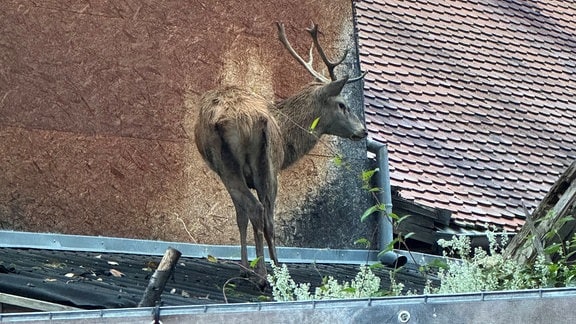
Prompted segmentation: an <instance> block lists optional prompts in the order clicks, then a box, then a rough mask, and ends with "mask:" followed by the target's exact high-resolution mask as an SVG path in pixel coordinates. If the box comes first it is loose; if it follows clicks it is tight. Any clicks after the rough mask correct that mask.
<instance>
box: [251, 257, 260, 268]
mask: <svg viewBox="0 0 576 324" xmlns="http://www.w3.org/2000/svg"><path fill="white" fill-rule="evenodd" d="M261 259H262V257H257V258H256V259H254V260H252V261H250V268H251V269H255V268H256V266H257V265H258V261H260V260H261Z"/></svg>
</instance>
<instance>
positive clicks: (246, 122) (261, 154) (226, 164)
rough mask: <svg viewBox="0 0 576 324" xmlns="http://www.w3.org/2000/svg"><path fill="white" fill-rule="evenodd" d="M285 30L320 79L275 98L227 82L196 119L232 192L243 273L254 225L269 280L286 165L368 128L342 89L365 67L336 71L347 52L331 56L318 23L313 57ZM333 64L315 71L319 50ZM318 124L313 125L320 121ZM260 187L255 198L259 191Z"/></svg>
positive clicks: (260, 269)
mask: <svg viewBox="0 0 576 324" xmlns="http://www.w3.org/2000/svg"><path fill="white" fill-rule="evenodd" d="M276 26H277V28H278V37H279V39H280V41H281V43H282V44H283V45H284V47H285V48H286V49H287V50H288V52H289V53H290V54H291V56H292V57H293V58H294V59H296V61H297V62H299V63H300V64H301V65H302V66H304V67H305V68H306V70H307V71H308V72H309V73H310V74H311V75H312V76H313V77H314V79H315V81H314V82H311V83H309V84H308V85H306V86H305V87H303V88H302V89H301V90H300V91H298V92H297V93H295V94H294V95H291V96H289V97H288V98H286V99H284V100H280V101H277V102H271V101H269V100H267V99H265V98H264V97H262V96H260V95H258V94H255V93H253V92H251V91H249V90H246V89H243V88H241V87H238V86H234V85H232V86H230V85H229V86H222V87H220V88H217V89H214V90H210V91H208V92H206V93H204V94H203V95H202V96H201V97H200V99H199V102H198V106H199V114H198V117H197V119H196V124H195V126H194V136H195V143H196V146H197V148H198V151H199V152H200V154H201V156H202V158H203V159H204V160H205V161H206V163H207V164H208V166H209V167H210V169H212V170H213V171H214V172H216V174H217V175H218V176H219V177H220V179H221V181H222V183H223V184H224V186H225V188H226V190H227V191H228V193H229V195H230V197H231V199H232V202H233V205H234V208H235V211H236V223H237V226H238V229H239V232H240V256H241V265H242V268H244V270H243V272H245V273H246V270H248V269H250V268H249V263H248V257H247V242H246V240H247V230H248V224H249V223H251V224H252V228H253V231H254V245H255V250H256V260H255V261H256V262H257V263H256V265H255V273H256V274H257V275H258V276H259V277H260V285H261V286H262V285H266V283H267V281H266V275H267V271H266V265H265V262H264V239H266V243H267V245H268V254H269V257H270V259H272V261H273V262H274V264H275V265H277V266H278V265H279V262H278V256H277V253H276V245H275V233H274V208H275V202H276V196H277V191H278V174H279V172H280V170H283V169H286V168H288V167H289V166H291V165H293V164H294V163H295V162H296V161H298V160H299V159H300V158H301V157H303V156H304V155H306V154H307V153H308V152H310V150H312V148H314V146H315V145H316V144H317V143H318V141H319V139H320V137H321V136H322V135H324V134H327V135H335V136H338V137H342V138H347V139H351V140H353V141H359V140H361V139H363V138H365V137H366V136H367V132H366V128H365V127H364V124H363V123H362V122H361V121H360V119H359V118H358V117H357V116H356V115H354V113H352V111H351V110H350V108H349V107H348V104H347V102H346V100H345V99H344V98H343V97H342V96H341V91H342V89H343V87H344V86H345V85H346V84H347V83H350V82H355V81H357V80H360V79H361V78H362V77H364V75H365V74H363V75H361V76H359V77H356V78H349V77H348V76H344V77H342V78H337V77H336V74H335V71H334V69H335V68H336V67H337V66H338V65H340V64H341V63H342V62H343V61H344V59H345V58H346V55H347V54H348V51H345V52H344V54H343V56H342V57H341V58H340V59H339V60H338V61H335V62H332V61H330V60H329V59H328V58H327V56H326V54H325V52H324V50H323V49H322V47H321V46H320V44H319V40H318V26H317V25H316V24H314V23H313V24H312V27H311V28H308V29H307V31H308V32H309V34H310V36H311V38H312V46H311V48H310V53H309V60H308V61H306V60H304V59H303V58H302V57H301V56H300V55H299V54H298V53H297V52H296V51H295V50H294V49H293V48H292V46H291V44H290V43H289V41H288V38H287V36H286V31H285V28H284V25H283V24H282V23H280V22H277V23H276ZM314 48H316V50H317V52H318V54H319V56H320V57H321V59H322V60H323V62H324V64H325V65H326V67H327V69H328V73H329V77H326V76H325V75H324V74H322V73H320V72H318V71H316V70H314V68H313V66H312V63H313V57H312V52H313V49H314ZM313 124H314V126H315V127H313V129H312V127H309V126H310V125H313ZM253 190H254V191H255V192H256V197H255V196H254V194H253Z"/></svg>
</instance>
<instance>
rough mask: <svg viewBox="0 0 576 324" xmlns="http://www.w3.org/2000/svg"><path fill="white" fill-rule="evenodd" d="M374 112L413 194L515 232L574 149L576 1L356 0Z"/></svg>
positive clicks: (471, 220)
mask: <svg viewBox="0 0 576 324" xmlns="http://www.w3.org/2000/svg"><path fill="white" fill-rule="evenodd" d="M355 5H356V14H357V22H358V23H357V25H358V33H359V34H358V36H359V40H358V41H359V46H360V61H361V65H362V69H363V70H365V71H368V72H369V73H368V75H367V76H366V78H365V105H366V108H365V112H366V123H367V127H368V130H369V132H370V135H371V137H372V138H373V139H375V140H377V141H380V142H383V143H386V144H388V149H389V158H390V168H391V177H392V185H394V186H398V187H400V188H401V195H402V197H404V198H407V199H412V200H415V201H417V202H419V203H422V204H426V205H428V206H431V207H437V208H443V209H447V210H450V211H452V221H453V222H454V223H455V224H456V225H458V226H460V227H466V228H472V229H476V228H477V229H481V228H485V227H486V226H488V225H496V226H497V227H499V228H502V229H505V230H508V231H517V230H519V229H520V227H521V226H522V225H523V223H524V212H523V210H522V205H521V202H522V201H524V202H525V204H526V206H527V207H528V208H529V209H531V208H534V207H535V206H536V205H538V203H539V202H540V200H541V199H542V198H543V197H544V195H545V194H546V193H547V191H548V189H549V188H550V186H552V184H553V183H554V181H555V180H556V179H557V178H558V176H559V175H560V174H561V173H562V172H563V171H564V169H565V168H566V167H567V166H568V165H569V164H570V163H571V162H572V161H573V160H574V159H576V150H575V149H574V148H575V147H576V119H575V118H574V117H576V116H575V115H576V96H575V94H576V60H575V59H574V57H576V39H575V38H574V36H573V35H574V34H576V20H575V19H574V17H575V16H576V7H574V6H569V5H567V4H566V3H565V2H563V1H530V2H526V1H514V0H513V1H489V0H478V1H439V0H430V1H383V0H373V1H358V2H355Z"/></svg>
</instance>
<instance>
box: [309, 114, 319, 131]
mask: <svg viewBox="0 0 576 324" xmlns="http://www.w3.org/2000/svg"><path fill="white" fill-rule="evenodd" d="M319 121H320V117H318V118H316V119H314V121H313V122H312V125H310V133H312V132H313V131H314V130H315V129H316V126H318V122H319Z"/></svg>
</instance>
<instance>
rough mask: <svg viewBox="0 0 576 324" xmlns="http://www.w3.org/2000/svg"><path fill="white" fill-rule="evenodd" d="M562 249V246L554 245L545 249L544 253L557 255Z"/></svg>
mask: <svg viewBox="0 0 576 324" xmlns="http://www.w3.org/2000/svg"><path fill="white" fill-rule="evenodd" d="M561 248H562V245H560V244H559V243H554V244H552V245H550V246H548V247H546V248H545V249H544V252H545V253H546V254H549V255H551V254H554V253H557V252H558V251H560V249H561Z"/></svg>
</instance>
